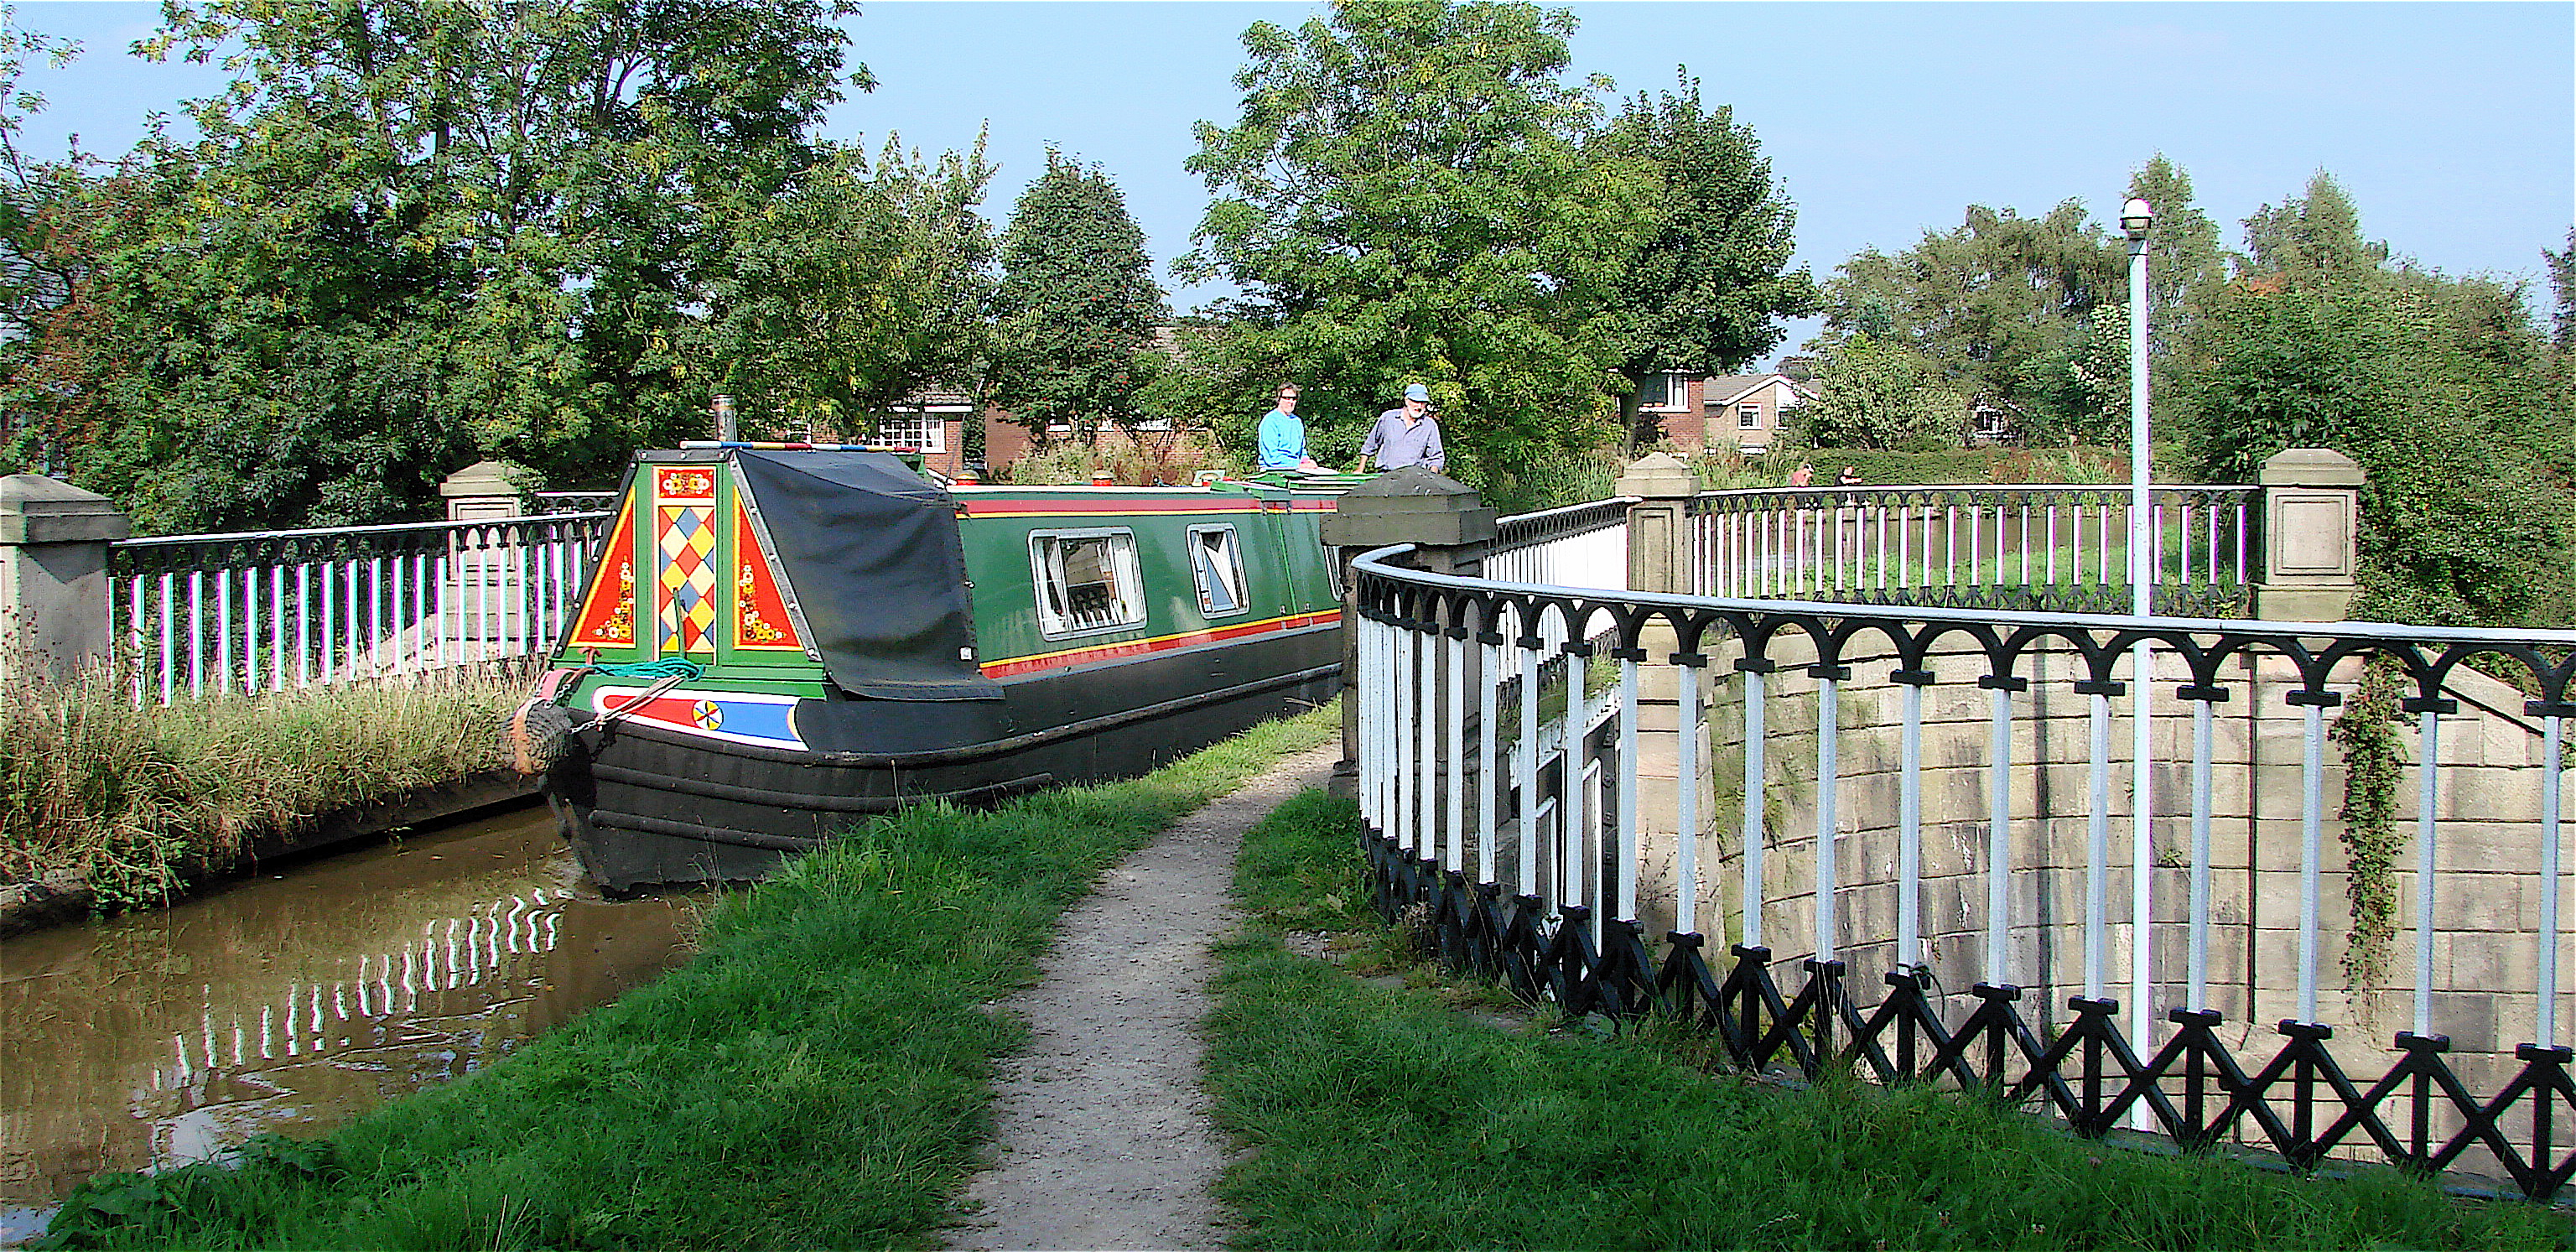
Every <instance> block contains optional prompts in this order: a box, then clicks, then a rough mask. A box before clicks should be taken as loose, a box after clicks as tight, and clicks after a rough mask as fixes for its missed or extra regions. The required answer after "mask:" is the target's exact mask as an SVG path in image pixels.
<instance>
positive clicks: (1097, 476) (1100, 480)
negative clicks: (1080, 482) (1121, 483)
mask: <svg viewBox="0 0 2576 1252" xmlns="http://www.w3.org/2000/svg"><path fill="white" fill-rule="evenodd" d="M1091 485H1092V486H1094V487H1115V486H1117V485H1118V476H1117V475H1116V474H1113V473H1110V472H1109V467H1107V466H1102V467H1100V468H1099V469H1095V470H1093V471H1091Z"/></svg>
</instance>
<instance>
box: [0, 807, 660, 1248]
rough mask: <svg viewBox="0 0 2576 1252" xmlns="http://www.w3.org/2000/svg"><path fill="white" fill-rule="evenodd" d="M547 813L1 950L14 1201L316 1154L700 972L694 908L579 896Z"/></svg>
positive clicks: (3, 1141)
mask: <svg viewBox="0 0 2576 1252" xmlns="http://www.w3.org/2000/svg"><path fill="white" fill-rule="evenodd" d="M573 872H574V871H573V869H572V867H571V865H570V864H569V860H568V858H567V857H566V856H565V855H564V854H563V852H562V850H561V844H560V841H559V837H558V836H557V835H556V833H555V831H554V823H553V820H552V817H551V815H550V814H548V813H547V812H546V811H545V810H543V809H541V808H540V809H528V810H521V811H518V812H516V813H513V814H508V815H504V816H501V817H495V818H490V819H484V820H482V821H478V822H475V823H471V824H469V825H468V826H466V827H462V828H459V829H457V830H455V831H450V832H441V833H437V834H432V835H425V836H417V837H414V838H412V839H409V840H405V841H403V842H402V843H400V844H398V845H388V846H383V847H377V848H371V849H365V850H361V851H358V852H353V853H349V854H346V855H343V856H337V857H331V858H327V859H325V860H323V861H320V862H316V863H314V864H311V865H307V866H304V867H302V868H300V869H299V870H298V871H296V872H295V873H293V874H291V875H288V876H285V877H283V878H277V879H270V878H260V879H257V880H253V881H249V882H245V883H242V884H239V885H236V886H234V887H231V888H229V889H227V890H224V891H221V892H217V893H215V894H212V895H209V896H207V897H204V898H201V899H197V900H191V901H187V902H185V903H182V904H180V905H178V906H175V907H174V908H172V909H170V910H167V911H166V912H162V913H156V914H145V915H136V916H131V917H124V918H118V919H114V920H111V921H106V922H101V923H97V924H94V925H91V926H81V927H68V928H64V929H61V930H56V931H42V932H37V933H33V934H29V935H22V936H19V937H16V938H13V939H10V940H7V941H5V944H0V1034H5V1036H6V1037H7V1038H8V1039H9V1065H8V1066H7V1067H5V1069H0V1205H6V1204H10V1203H19V1204H31V1203H42V1202H44V1201H47V1200H50V1199H51V1198H52V1197H55V1196H58V1195H60V1194H61V1193H63V1192H64V1191H65V1190H67V1189H69V1188H70V1187H71V1186H72V1185H74V1184H75V1183H77V1182H78V1181H79V1180H80V1179H82V1178H84V1177H87V1176H89V1175H91V1174H94V1173H98V1172H101V1171H104V1170H121V1169H140V1168H149V1167H160V1166H166V1165H170V1164H175V1163H181V1162H185V1161H190V1160H198V1159H203V1158H205V1157H207V1156H209V1155H211V1154H213V1153H214V1152H216V1151H218V1150H220V1149H222V1148H224V1147H228V1146H231V1145H232V1144H236V1143H239V1142H241V1141H242V1140H244V1139H246V1138H248V1137H250V1136H251V1135H253V1134H256V1133H258V1132H260V1131H263V1130H273V1129H284V1130H289V1131H290V1132H292V1133H295V1134H298V1135H310V1134H313V1133H316V1132H319V1131H324V1130H328V1129H330V1128H331V1127H332V1126H333V1125H335V1124H336V1123H338V1122H339V1121H341V1120H343V1119H345V1118H347V1117H350V1116H352V1115H355V1114H356V1113H359V1112H361V1111H364V1110H365V1109H367V1108H369V1107H372V1106H373V1105H375V1104H378V1103H380V1102H382V1101H384V1100H386V1099H389V1098H391V1097H394V1096H397V1095H401V1094H404V1093H407V1092H410V1091H415V1090H418V1089H420V1088H423V1087H426V1086H430V1085H435V1084H437V1083H441V1082H445V1081H448V1080H451V1079H453V1078H456V1077H459V1076H461V1075H463V1074H465V1073H468V1072H471V1071H473V1070H476V1069H480V1068H482V1067H484V1066H485V1065H487V1064H490V1063H491V1062H493V1061H496V1060H498V1059H500V1058H501V1057H503V1056H506V1055H508V1054H510V1053H511V1052H513V1051H515V1050H516V1049H518V1048H519V1047H520V1046H522V1045H523V1044H525V1043H526V1042H528V1041H529V1040H532V1039H534V1038H536V1037H537V1036H539V1035H541V1034H543V1033H545V1032H546V1031H548V1030H551V1029H553V1028H554V1027H555V1026H558V1025H560V1024H562V1023H564V1022H566V1021H568V1020H570V1019H571V1018H573V1017H574V1016H576V1015H578V1014H580V1013H582V1012H584V1011H586V1010H588V1009H589V1008H591V1007H593V1006H595V1005H598V1004H601V1003H605V1002H607V1001H609V1000H612V999H614V998H616V997H617V996H618V995H619V994H620V993H621V992H622V991H624V990H625V989H626V988H627V987H629V986H631V985H633V984H634V983H636V982H637V981H640V980H642V979H646V978H650V977H652V976H654V975H656V974H658V973H659V972H661V971H662V970H664V969H667V968H669V967H670V966H671V965H672V964H673V963H675V962H677V961H678V960H681V959H683V958H684V957H685V955H686V952H687V945H686V942H685V940H684V938H683V932H682V922H683V916H684V914H683V910H684V908H685V903H684V902H683V901H680V900H669V899H649V898H648V899H640V900H632V901H607V900H602V899H599V898H597V896H596V895H595V894H590V893H587V892H584V891H577V890H575V889H574V888H575V886H576V885H577V884H576V880H575V879H574V878H573V877H572V874H573Z"/></svg>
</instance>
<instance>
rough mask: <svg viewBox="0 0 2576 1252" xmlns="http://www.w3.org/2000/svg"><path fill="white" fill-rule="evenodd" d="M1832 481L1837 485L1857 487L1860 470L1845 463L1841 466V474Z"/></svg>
mask: <svg viewBox="0 0 2576 1252" xmlns="http://www.w3.org/2000/svg"><path fill="white" fill-rule="evenodd" d="M1834 482H1835V484H1836V485H1837V486H1843V487H1857V486H1859V485H1860V471H1859V470H1858V469H1856V468H1854V467H1852V466H1849V465H1846V466H1844V467H1843V476H1842V477H1840V478H1837V479H1835V480H1834Z"/></svg>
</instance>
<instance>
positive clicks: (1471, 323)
mask: <svg viewBox="0 0 2576 1252" xmlns="http://www.w3.org/2000/svg"><path fill="white" fill-rule="evenodd" d="M1573 29H1574V19H1573V18H1572V17H1571V16H1570V15H1568V14H1566V13H1564V12H1562V11H1542V10H1540V9H1538V8H1536V7H1534V6H1531V5H1528V4H1506V3H1470V4H1463V5H1455V6H1452V5H1447V4H1408V3H1373V2H1365V0H1351V2H1343V3H1337V4H1336V5H1335V6H1334V8H1333V11H1332V13H1331V15H1330V17H1329V18H1318V19H1315V20H1312V21H1309V22H1307V23H1306V24H1304V25H1303V26H1301V27H1299V28H1297V29H1296V30H1293V31H1292V30H1287V29H1284V28H1282V27H1279V26H1276V25H1273V24H1271V23H1268V22H1260V23H1255V24H1254V25H1253V26H1252V27H1251V28H1250V29H1248V30H1247V31H1245V33H1244V37H1243V41H1244V47H1245V50H1246V51H1247V53H1248V54H1249V55H1250V62H1249V63H1248V64H1247V65H1245V67H1244V68H1243V69H1242V71H1241V72H1239V73H1238V74H1237V75H1236V77H1235V82H1236V85H1237V86H1238V87H1240V88H1241V89H1242V91H1243V103H1242V112H1241V115H1240V117H1239V118H1238V119H1237V121H1236V123H1235V124H1234V125H1232V126H1220V125H1217V124H1215V123H1210V122H1202V123H1200V124H1199V126H1198V127H1197V136H1198V143H1199V150H1198V152H1197V154H1196V155H1194V156H1192V157H1191V158H1190V160H1189V169H1190V170H1191V171H1192V172H1194V173H1197V174H1200V175H1201V176H1203V177H1204V178H1205V179H1206V181H1207V186H1208V190H1209V192H1210V193H1211V194H1212V196H1213V202H1212V203H1211V204H1210V205H1209V206H1208V210H1207V213H1206V215H1205V217H1204V218H1203V219H1202V220H1201V222H1200V225H1199V228H1198V231H1197V232H1196V234H1195V236H1194V239H1195V241H1196V242H1197V244H1198V245H1199V250H1198V251H1196V252H1193V253H1192V254H1190V255H1189V256H1187V257H1184V258H1183V259H1182V261H1181V263H1180V264H1179V266H1178V267H1177V268H1178V269H1179V271H1180V272H1181V273H1182V274H1183V276H1184V277H1187V278H1191V279H1199V278H1206V277H1213V276H1216V275H1220V274H1222V275H1224V276H1225V277H1227V278H1230V279H1232V280H1233V281H1234V282H1235V283H1236V285H1238V286H1239V287H1241V288H1242V289H1243V291H1244V293H1245V297H1244V299H1243V301H1242V302H1241V303H1240V305H1239V306H1237V307H1235V308H1233V309H1232V310H1230V311H1231V312H1232V313H1234V314H1235V315H1236V316H1238V317H1240V318H1241V319H1243V321H1244V322H1245V328H1244V333H1243V334H1242V335H1240V336H1238V337H1237V338H1236V340H1235V342H1234V345H1233V347H1234V351H1235V353H1236V355H1235V356H1234V358H1233V359H1234V363H1235V368H1234V373H1235V375H1236V376H1237V377H1238V378H1239V379H1241V380H1242V382H1241V384H1240V385H1238V386H1236V387H1234V388H1232V389H1231V390H1232V391H1233V392H1234V393H1235V394H1237V395H1238V397H1239V399H1238V403H1239V404H1251V403H1255V402H1256V398H1257V394H1258V392H1259V390H1260V389H1261V388H1263V387H1266V386H1268V385H1270V384H1271V383H1273V382H1276V381H1278V380H1279V379H1280V378H1283V377H1285V378H1288V379H1291V380H1293V381H1295V382H1297V383H1299V384H1301V385H1302V386H1303V388H1304V390H1305V395H1306V398H1307V408H1306V412H1307V415H1308V421H1309V440H1310V441H1311V442H1313V443H1315V444H1316V445H1317V446H1322V447H1333V446H1336V443H1337V441H1339V440H1341V439H1342V438H1343V437H1344V435H1345V434H1346V433H1347V432H1350V431H1352V430H1354V429H1355V428H1359V427H1363V426H1364V425H1365V423H1366V422H1367V421H1368V420H1369V419H1370V418H1372V417H1373V416H1374V414H1375V413H1376V412H1378V411H1379V410H1380V409H1383V408H1387V407H1390V406H1391V405H1392V404H1393V403H1394V402H1395V399H1396V398H1397V397H1398V396H1399V395H1400V394H1401V393H1402V389H1403V387H1404V386H1405V385H1406V384H1408V383H1415V382H1419V383H1424V384H1427V385H1428V386H1429V387H1430V389H1431V393H1432V397H1433V402H1434V404H1435V405H1436V406H1438V408H1439V409H1440V410H1441V412H1442V413H1443V415H1444V429H1445V432H1446V435H1445V438H1446V440H1447V442H1448V443H1449V445H1450V447H1451V449H1452V451H1451V460H1450V464H1451V466H1452V467H1453V472H1455V473H1458V474H1461V475H1463V476H1465V477H1467V478H1469V479H1470V480H1471V481H1473V480H1476V479H1478V478H1479V476H1480V475H1484V474H1501V475H1506V476H1509V475H1518V474H1527V473H1533V472H1538V467H1540V466H1543V465H1546V464H1548V463H1550V462H1551V461H1553V460H1555V459H1557V458H1561V457H1563V456H1565V455H1568V454H1569V453H1570V452H1571V451H1573V450H1575V449H1579V448H1582V447H1585V446H1588V445H1590V444H1592V443H1595V442H1597V441H1598V439H1599V437H1600V435H1601V434H1602V433H1603V428H1604V426H1605V425H1606V423H1605V422H1604V421H1603V419H1604V418H1605V417H1606V416H1607V414H1606V412H1605V408H1606V405H1605V401H1606V399H1607V397H1606V395H1605V387H1606V384H1607V380H1608V378H1609V377H1610V375H1611V371H1612V370H1613V369H1615V368H1616V367H1617V366H1618V365H1619V364H1620V363H1622V361H1624V360H1625V358H1626V356H1627V354H1628V349H1627V348H1626V346H1625V345H1623V344H1622V343H1621V342H1620V339H1619V337H1618V336H1617V335H1615V334H1614V333H1612V328H1611V327H1610V326H1609V325H1607V324H1606V323H1605V321H1604V319H1603V318H1602V316H1601V315H1602V314H1603V312H1604V311H1605V310H1606V309H1608V308H1609V307H1610V306H1611V304H1612V302H1613V300H1614V298H1615V297H1614V293H1615V291H1616V289H1617V283H1618V280H1619V278H1620V275H1621V271H1622V267H1623V266H1624V265H1626V263H1627V262H1628V261H1629V260H1630V259H1631V258H1633V257H1634V256H1635V255H1636V253H1637V251H1638V249H1639V248H1640V246H1641V245H1642V244H1643V243H1644V241H1645V240H1646V239H1647V238H1649V237H1650V236H1651V234H1652V233H1653V232H1654V230H1655V229H1656V228H1657V227H1658V225H1659V224H1660V220H1661V218H1660V214H1659V213H1658V211H1657V209H1656V207H1655V204H1654V198H1655V196H1656V194H1657V193H1658V191H1659V190H1660V189H1661V185H1662V176H1661V172H1660V170H1659V169H1658V168H1657V167H1656V165H1655V164H1654V163H1653V162H1651V161H1647V160H1643V159H1640V158H1637V157H1635V156H1633V155H1609V156H1604V155H1601V154H1599V153H1597V152H1595V151H1593V150H1592V149H1591V144H1590V141H1591V138H1592V136H1593V135H1594V134H1595V132H1596V131H1597V129H1598V127H1599V125H1600V122H1601V118H1602V113H1603V110H1602V108H1601V105H1600V104H1599V102H1598V100H1597V99H1596V98H1595V96H1594V94H1593V93H1592V91H1590V90H1587V89H1586V88H1585V87H1582V86H1577V85H1575V84H1573V83H1570V82H1568V81H1567V80H1566V78H1565V67H1566V63H1567V51H1566V39H1567V37H1568V36H1569V35H1570V34H1571V33H1572V31H1573ZM1254 411H1256V412H1257V411H1258V410H1254Z"/></svg>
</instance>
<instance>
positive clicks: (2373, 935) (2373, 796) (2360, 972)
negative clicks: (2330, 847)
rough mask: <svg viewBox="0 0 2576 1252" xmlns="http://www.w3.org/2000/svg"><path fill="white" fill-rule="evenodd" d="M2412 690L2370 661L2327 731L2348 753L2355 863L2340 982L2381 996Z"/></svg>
mask: <svg viewBox="0 0 2576 1252" xmlns="http://www.w3.org/2000/svg"><path fill="white" fill-rule="evenodd" d="M2409 686H2411V684H2410V683H2408V682H2407V680H2406V671H2405V667H2404V666H2403V665H2401V664H2399V663H2398V662H2397V660H2396V659H2395V658H2393V657H2390V656H2388V655H2387V654H2385V653H2372V654H2371V657H2370V659H2369V660H2368V661H2367V662H2366V663H2364V665H2363V667H2362V671H2361V683H2360V685H2359V687H2358V688H2357V689H2356V690H2355V691H2354V692H2353V693H2352V695H2351V697H2350V698H2349V699H2347V700H2346V701H2345V702H2344V706H2343V712H2342V714H2341V715H2339V716H2337V717H2336V718H2335V720H2334V725H2333V726H2331V727H2329V728H2328V729H2327V731H2326V737H2327V738H2329V739H2332V740H2333V741H2334V744H2335V746H2336V747H2338V748H2341V749H2342V750H2343V762H2344V775H2343V810H2342V811H2341V812H2340V813H2338V814H2337V815H2336V816H2337V817H2338V818H2340V819H2341V820H2342V827H2341V828H2340V829H2339V830H2338V831H2337V832H2336V835H2335V837H2336V838H2337V839H2340V840H2342V841H2343V850H2344V856H2345V857H2346V858H2347V859H2348V860H2349V861H2350V862H2351V869H2350V871H2349V872H2348V873H2347V874H2346V875H2345V876H2344V899H2345V901H2346V903H2348V904H2349V905H2350V906H2351V908H2352V933H2351V935H2350V936H2349V937H2348V938H2346V939H2345V941H2344V951H2343V975H2344V980H2345V985H2346V986H2348V987H2350V988H2351V989H2352V990H2353V991H2354V992H2356V993H2361V992H2367V991H2370V990H2373V989H2375V988H2377V987H2378V986H2379V985H2380V984H2381V981H2382V980H2383V979H2385V978H2386V977H2387V975H2388V955H2389V944H2390V943H2392V942H2393V941H2394V940H2395V939H2396V938H2397V856H2398V854H2399V853H2401V852H2404V851H2405V850H2406V843H2407V839H2408V836H2407V835H2406V834H2405V833H2404V832H2401V831H2399V830H2398V829H2397V816H2396V815H2397V785H2398V777H2399V774H2400V772H2401V771H2402V770H2403V769H2404V768H2405V763H2406V758H2405V748H2404V745H2403V744H2402V743H2401V742H2400V741H2399V739H2398V734H2397V727H2398V723H2399V715H2398V707H2399V706H2398V701H2399V700H2400V699H2401V698H2402V697H2404V695H2405V694H2406V690H2407V688H2408V687H2409Z"/></svg>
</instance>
